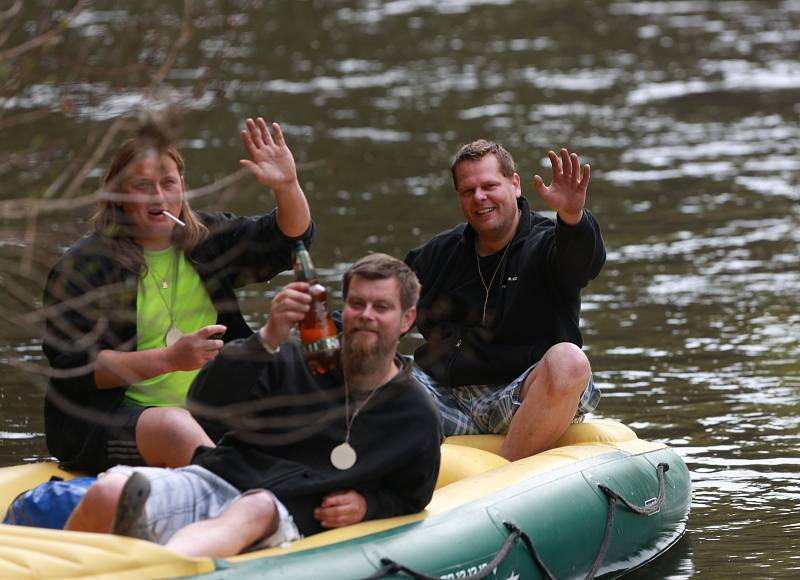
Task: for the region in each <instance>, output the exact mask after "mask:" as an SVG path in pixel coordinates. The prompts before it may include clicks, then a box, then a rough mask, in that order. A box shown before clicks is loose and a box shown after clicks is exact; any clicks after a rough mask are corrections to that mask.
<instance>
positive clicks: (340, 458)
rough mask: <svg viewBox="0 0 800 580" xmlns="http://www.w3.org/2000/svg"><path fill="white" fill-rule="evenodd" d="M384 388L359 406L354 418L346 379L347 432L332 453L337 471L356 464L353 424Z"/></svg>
mask: <svg viewBox="0 0 800 580" xmlns="http://www.w3.org/2000/svg"><path fill="white" fill-rule="evenodd" d="M384 384H385V383H384ZM382 387H383V385H380V386H378V387H376V388H375V389H373V391H372V392H371V393H370V394H369V396H367V398H366V399H365V400H364V402H363V403H361V404H360V405H359V406H358V409H356V410H355V412H353V416H352V417H350V390H349V389H348V387H347V379H346V378H345V379H344V416H345V417H346V418H347V420H346V422H345V425H346V426H347V431H346V432H345V436H344V442H343V443H339V445H337V446H336V447H334V448H333V450H332V451H331V464H332V465H333V466H334V467H335V468H336V469H340V470H345V469H350V468H351V467H353V466H354V465H355V464H356V460H357V459H358V456H357V455H356V450H355V449H353V446H352V445H350V429H351V428H352V427H353V422H354V421H355V420H356V417H358V414H359V413H360V412H361V409H363V408H364V407H366V406H367V403H369V400H370V399H371V398H372V396H373V395H374V394H375V393H377V392H378V391H380V390H381V388H382Z"/></svg>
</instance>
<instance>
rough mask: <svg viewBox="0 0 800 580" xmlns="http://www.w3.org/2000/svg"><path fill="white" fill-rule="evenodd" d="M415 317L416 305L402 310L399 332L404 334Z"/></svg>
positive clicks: (412, 324)
mask: <svg viewBox="0 0 800 580" xmlns="http://www.w3.org/2000/svg"><path fill="white" fill-rule="evenodd" d="M416 319H417V307H416V306H412V307H411V308H409V309H408V310H406V311H405V312H403V320H402V321H401V324H400V330H401V334H405V333H406V332H408V331H409V330H411V327H412V326H414V321H415V320H416Z"/></svg>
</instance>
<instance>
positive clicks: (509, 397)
mask: <svg viewBox="0 0 800 580" xmlns="http://www.w3.org/2000/svg"><path fill="white" fill-rule="evenodd" d="M535 367H536V365H535V364H534V365H531V366H530V367H529V368H527V369H526V370H525V372H523V373H522V374H521V375H520V376H518V377H517V378H516V379H514V380H513V381H511V382H510V383H509V384H507V385H505V386H503V385H499V386H498V385H465V386H459V387H458V388H442V387H439V385H438V384H437V383H436V381H435V380H434V379H433V377H431V376H430V375H429V374H428V373H426V372H425V371H424V370H422V369H421V368H419V367H418V366H417V365H414V366H413V367H412V371H411V372H412V374H413V375H414V378H415V379H417V381H419V382H420V384H422V385H423V386H424V387H425V388H426V389H427V390H428V392H429V393H430V394H431V395H432V396H433V398H434V400H435V401H436V404H437V407H439V413H440V414H441V416H442V427H443V429H444V434H445V436H446V437H449V436H450V435H480V434H485V433H492V434H505V433H508V427H509V425H510V424H511V419H512V418H513V417H514V413H516V412H517V409H518V408H519V406H520V403H521V401H520V399H519V391H520V389H521V388H522V385H523V384H524V383H525V379H526V378H527V377H528V375H529V374H530V372H531V371H532V370H533V369H534V368H535ZM600 396H601V393H600V389H599V388H598V387H597V385H595V384H594V378H593V376H592V375H591V374H590V375H589V382H588V384H587V385H586V388H585V389H584V391H583V394H582V395H581V400H580V402H579V403H578V409H577V411H576V412H575V418H574V419H573V420H572V421H573V423H580V422H581V421H583V417H584V415H586V414H587V413H591V412H592V411H594V410H595V408H596V407H597V404H598V403H599V402H600Z"/></svg>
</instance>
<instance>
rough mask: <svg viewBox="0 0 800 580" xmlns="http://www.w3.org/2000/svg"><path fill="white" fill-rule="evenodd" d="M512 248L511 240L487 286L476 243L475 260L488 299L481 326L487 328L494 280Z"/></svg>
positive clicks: (485, 302)
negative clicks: (487, 315) (487, 308)
mask: <svg viewBox="0 0 800 580" xmlns="http://www.w3.org/2000/svg"><path fill="white" fill-rule="evenodd" d="M510 247H511V240H509V241H508V243H507V244H506V247H505V249H504V250H503V255H502V256H501V257H500V262H499V263H498V264H497V267H496V268H495V269H494V273H493V274H492V278H491V279H490V280H489V283H488V284H487V283H486V280H484V279H483V272H481V257H480V256H479V255H478V244H477V242H475V260H476V261H477V262H476V263H477V265H478V276H479V277H480V279H481V284H483V290H484V292H485V293H486V297H485V298H484V299H483V315H482V316H481V326H486V307H487V306H488V305H489V293H490V292H491V290H492V284H494V278H495V276H497V273H498V272H499V271H500V268H501V267H502V266H503V261H504V260H505V259H506V254H507V253H508V248H510Z"/></svg>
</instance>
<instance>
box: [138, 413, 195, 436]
mask: <svg viewBox="0 0 800 580" xmlns="http://www.w3.org/2000/svg"><path fill="white" fill-rule="evenodd" d="M198 429H201V427H200V425H199V424H198V423H197V421H195V419H194V417H192V415H191V414H190V413H189V412H188V411H187V410H186V409H180V408H177V407H151V408H149V409H147V410H146V411H144V412H143V413H142V415H141V417H140V418H139V421H138V422H137V424H136V431H137V439H139V435H140V433H141V432H142V431H146V432H148V433H149V434H152V435H156V436H158V437H159V438H163V440H165V441H171V442H173V443H175V442H177V441H182V440H183V439H184V438H186V437H187V434H189V435H190V436H191V437H192V438H195V437H196V436H195V432H196V431H197V430H198Z"/></svg>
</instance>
